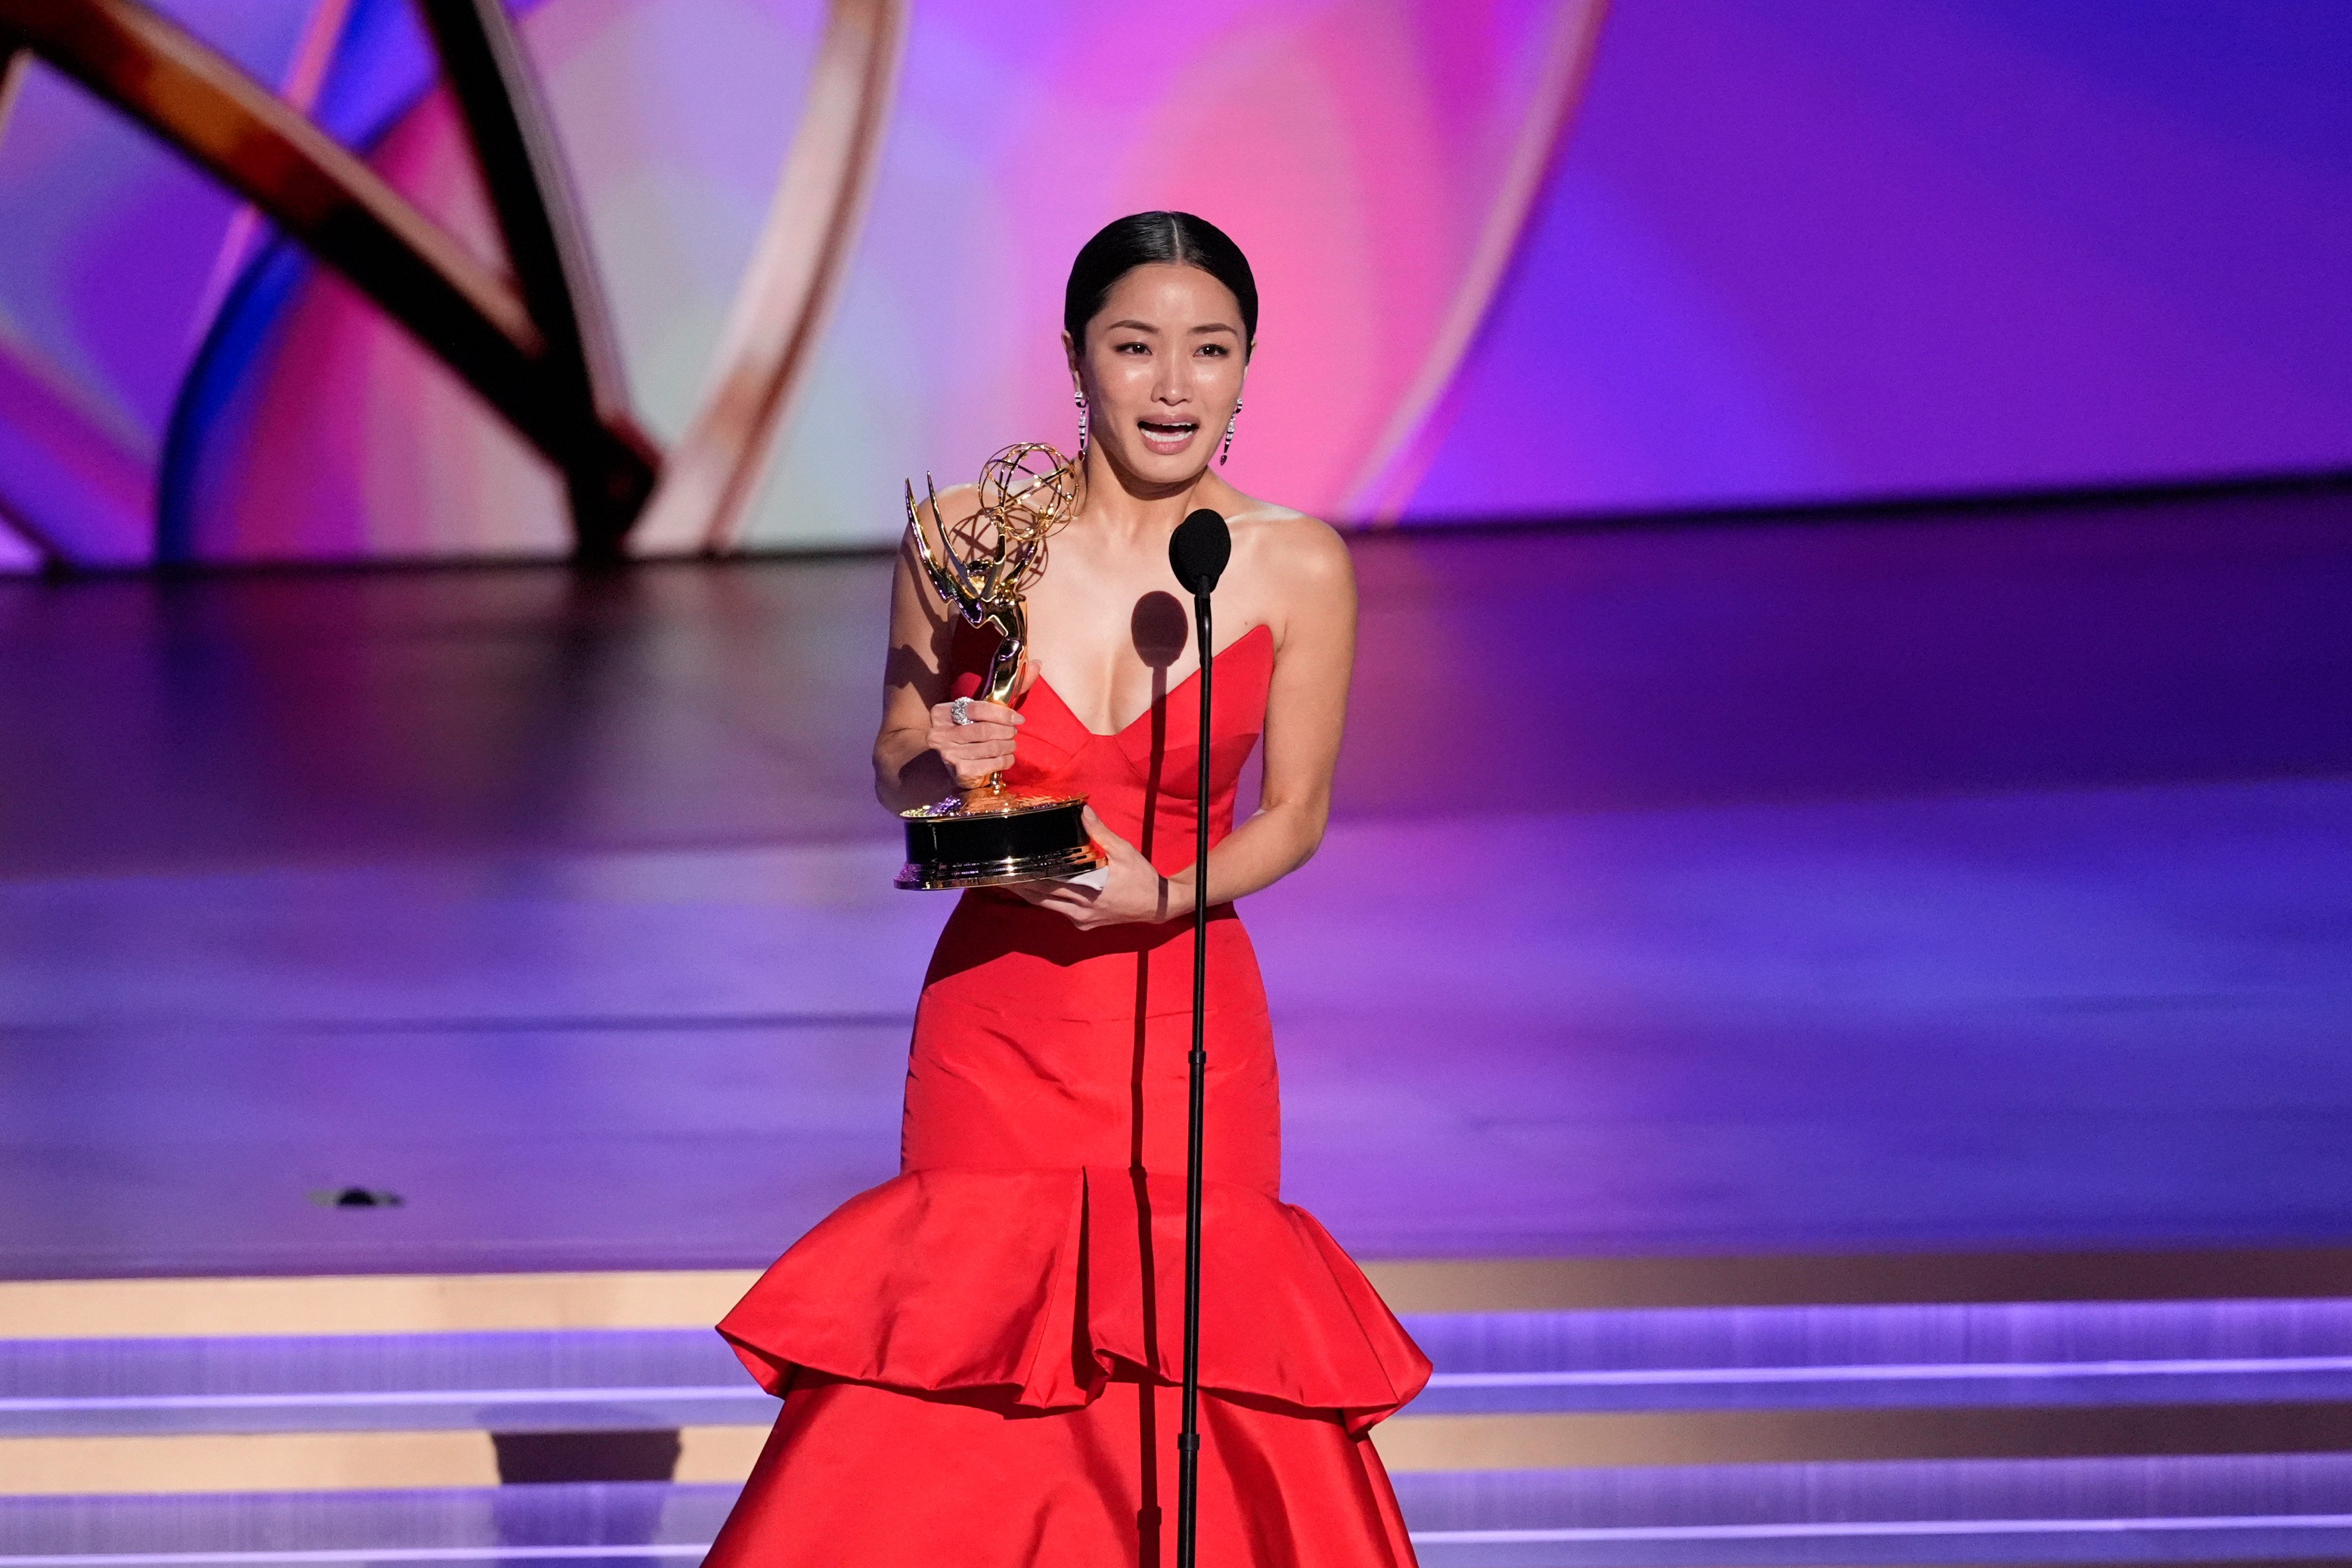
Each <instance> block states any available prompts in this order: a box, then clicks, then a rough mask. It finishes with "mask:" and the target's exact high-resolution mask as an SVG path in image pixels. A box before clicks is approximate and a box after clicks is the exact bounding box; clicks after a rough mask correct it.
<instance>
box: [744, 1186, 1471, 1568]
mask: <svg viewBox="0 0 2352 1568" xmlns="http://www.w3.org/2000/svg"><path fill="white" fill-rule="evenodd" d="M1203 1189H1204V1190H1203V1197H1202V1229H1203V1233H1204V1235H1205V1236H1206V1237H1209V1238H1210V1241H1209V1245H1208V1246H1207V1247H1206V1248H1205V1250H1204V1254H1203V1258H1202V1281H1201V1294H1202V1314H1201V1366H1202V1373H1201V1381H1202V1389H1203V1394H1202V1405H1201V1408H1202V1415H1201V1427H1202V1458H1201V1475H1202V1489H1201V1524H1200V1529H1201V1535H1200V1541H1201V1560H1202V1562H1203V1563H1215V1564H1218V1565H1219V1568H1240V1565H1242V1564H1283V1565H1286V1568H1325V1565H1328V1568H1397V1565H1402V1564H1409V1563H1412V1548H1411V1546H1410V1545H1409V1543H1408V1542H1407V1541H1406V1538H1405V1532H1404V1526H1403V1524H1402V1520H1401V1519H1400V1518H1399V1516H1398V1513H1397V1509H1396V1501H1395V1499H1394V1497H1393V1495H1392V1494H1391V1491H1390V1489H1389V1484H1388V1479H1387V1476H1386V1474H1385V1473H1384V1472H1383V1471H1382V1469H1381V1464H1380V1460H1379V1458H1378V1457H1377V1456H1376V1455H1375V1454H1374V1453H1373V1451H1372V1448H1371V1443H1370V1437H1369V1436H1368V1435H1367V1434H1368V1431H1369V1429H1370V1426H1371V1425H1372V1424H1373V1423H1374V1422H1376V1421H1378V1420H1379V1419H1380V1418H1381V1416H1383V1415H1387V1414H1389V1413H1390V1412H1391V1411H1393V1410H1394V1409H1396V1408H1397V1407H1398V1406H1399V1405H1402V1404H1403V1403H1404V1402H1405V1401H1406V1400H1408V1399H1410V1398H1412V1395H1413V1394H1416V1393H1418V1392H1419V1391H1420V1389H1421V1385H1422V1384H1423V1383H1424V1382H1425V1381H1426V1380H1427V1378H1428V1374H1429V1363H1428V1362H1427V1360H1426V1359H1424V1358H1423V1355H1422V1353H1421V1352H1420V1350H1419V1348H1418V1347H1416V1346H1415V1345H1414V1344H1413V1342H1412V1340H1411V1338H1410V1337H1408V1336H1407V1335H1406V1333H1405V1332H1404V1330H1403V1329H1402V1327H1401V1326H1400V1325H1399V1324H1398V1323H1397V1321H1396V1320H1395V1318H1394V1317H1392V1316H1391V1314H1390V1312H1389V1310H1388V1309H1387V1308H1386V1306H1384V1305H1383V1304H1382V1303H1381V1300H1380V1297H1379V1296H1378V1295H1377V1294H1376V1293H1375V1292H1374V1291H1373V1289H1372V1288H1371V1286H1370V1282H1369V1281H1367V1280H1366V1279H1364V1277H1363V1274H1362V1272H1361V1271H1360V1269H1359V1268H1357V1267H1356V1266H1355V1264H1354V1263H1353V1262H1352V1261H1351V1260H1349V1258H1348V1256H1347V1254H1346V1253H1344V1252H1343V1251H1341V1250H1340V1248H1339V1244H1338V1243H1337V1242H1335V1241H1333V1240H1332V1239H1331V1237H1330V1236H1329V1235H1328V1233H1327V1232H1326V1231H1325V1230H1324V1229H1323V1227H1322V1226H1320V1225H1318V1224H1317V1223H1316V1222H1315V1220H1314V1218H1313V1217H1312V1216H1311V1215H1307V1213H1306V1212H1305V1211H1304V1210H1302V1209H1298V1208H1295V1207H1293V1206H1291V1205H1287V1204H1284V1203H1280V1202H1278V1201H1276V1200H1275V1199H1272V1198H1269V1197H1266V1196H1265V1194H1261V1193H1258V1192H1255V1191H1253V1190H1251V1189H1249V1188H1246V1187H1242V1186H1236V1185H1232V1184H1224V1183H1206V1184H1203ZM1183 1265H1184V1191H1183V1184H1182V1182H1181V1180H1179V1179H1177V1178H1175V1177H1172V1176H1168V1175H1162V1174H1158V1173H1153V1174H1150V1175H1147V1176H1139V1175H1138V1174H1136V1173H1132V1172H1129V1171H1118V1170H1109V1169H1104V1168H1100V1167H1093V1168H1084V1169H1076V1170H1040V1171H936V1170H935V1171H917V1172H912V1173H908V1174H906V1175H903V1176H900V1177H898V1179H897V1180H895V1181H891V1182H887V1183H885V1184H883V1185H881V1186H879V1187H877V1188H874V1189H873V1190H872V1191H870V1192H867V1193H864V1194H860V1195H859V1196H857V1197H856V1198H853V1199H851V1200H850V1202H848V1203H847V1204H845V1205H843V1206H842V1207H841V1208H840V1209H839V1210H837V1211H835V1213H834V1214H833V1215H831V1216H830V1217H829V1218H827V1219H826V1220H825V1221H824V1223H823V1224H821V1225H819V1226H817V1227H816V1228H815V1229H814V1230H813V1231H811V1232H810V1233H809V1234H808V1235H807V1236H806V1237H803V1238H802V1240H801V1241H800V1243H799V1244H798V1245H796V1246H795V1247H793V1249H792V1250H791V1251H790V1252H788V1253H786V1254H785V1255H784V1256H783V1257H782V1258H780V1259H778V1261H777V1262H776V1264H775V1265H774V1267H772V1268H770V1269H769V1270H768V1272H767V1274H766V1275H765V1276H763V1277H762V1278H761V1280H760V1282H759V1284H758V1285H756V1286H754V1287H753V1289H751V1292H750V1293H749V1294H748V1295H747V1296H745V1297H744V1299H743V1300H742V1302H741V1303H740V1305H738V1306H737V1307H736V1309H735V1310H733V1311H732V1312H730V1313H729V1314H728V1316H727V1318H726V1320H725V1321H723V1322H722V1323H721V1324H720V1325H719V1331H720V1332H721V1333H723V1334H725V1335H726V1336H727V1339H728V1341H729V1342H730V1343H731V1344H732V1345H733V1346H734V1347H735V1350H736V1353H737V1354H738V1355H740V1357H741V1358H742V1360H743V1363H744V1364H745V1365H746V1366H747V1367H749V1368H750V1369H751V1373H752V1375H753V1376H755V1377H756V1378H758V1379H759V1381H760V1383H761V1384H762V1386H764V1387H766V1388H767V1389H768V1390H769V1391H770V1392H771V1393H775V1394H782V1395H783V1396H784V1410H783V1414H782V1417H781V1418H780V1419H779V1420H778V1422H777V1424H776V1429H775V1432H774V1434H773V1435H772V1436H771V1437H770V1439H769V1442H768V1446H767V1448H766V1450H765V1451H764V1452H763V1453H762V1455H761V1459H760V1462H759V1466H758V1468H756V1469H755V1470H754V1471H753V1474H752V1477H751V1482H750V1484H749V1486H748V1487H747V1488H746V1489H745V1492H744V1498H743V1501H742V1502H741V1503H740V1505H739V1506H738V1508H737V1510H736V1512H735V1514H734V1515H733V1517H731V1518H730V1520H729V1521H728V1525H727V1529H726V1530H725V1531H724V1532H722V1534H721V1535H720V1537H719V1542H718V1543H717V1545H716V1546H715V1547H714V1548H713V1550H712V1553H711V1556H710V1558H709V1563H710V1564H711V1565H712V1568H736V1565H737V1564H745V1565H749V1564H754V1563H756V1564H758V1565H760V1568H785V1565H787V1564H799V1563H810V1564H815V1563H824V1564H827V1565H828V1568H835V1565H839V1564H844V1563H850V1564H859V1563H908V1564H912V1563H919V1562H920V1563H935V1562H953V1563H958V1564H969V1565H971V1568H994V1565H997V1564H1003V1565H1004V1568H1016V1565H1018V1568H1029V1565H1033V1564H1036V1565H1045V1564H1058V1563H1073V1564H1077V1563H1085V1564H1088V1565H1090V1568H1094V1565H1103V1568H1107V1565H1110V1564H1118V1563H1133V1564H1139V1565H1143V1568H1154V1565H1157V1564H1159V1563H1163V1562H1164V1563H1172V1562H1173V1561H1174V1555H1173V1553H1174V1541H1175V1533H1174V1531H1175V1518H1174V1515H1175V1496H1176V1490H1175V1488H1176V1479H1175V1476H1176V1472H1175V1458H1174V1455H1175V1436H1176V1432H1177V1429H1178V1425H1179V1415H1180V1412H1179V1409H1178V1397H1179V1395H1178V1390H1177V1388H1176V1386H1175V1384H1176V1383H1177V1381H1178V1378H1179V1376H1180V1375H1181V1347H1182V1337H1183V1325H1182V1320H1181V1305H1180V1303H1181V1301H1182V1300H1183V1296H1182V1280H1183ZM1160 1303H1166V1304H1167V1305H1166V1306H1165V1307H1162V1306H1160Z"/></svg>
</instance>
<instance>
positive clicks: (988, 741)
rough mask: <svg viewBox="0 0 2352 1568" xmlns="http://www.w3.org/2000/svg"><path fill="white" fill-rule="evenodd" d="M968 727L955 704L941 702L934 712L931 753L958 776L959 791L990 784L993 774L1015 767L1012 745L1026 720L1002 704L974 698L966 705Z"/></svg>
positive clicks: (956, 777) (932, 717) (932, 715)
mask: <svg viewBox="0 0 2352 1568" xmlns="http://www.w3.org/2000/svg"><path fill="white" fill-rule="evenodd" d="M967 717H969V718H970V719H971V723H969V724H959V723H957V722H956V721H955V704H954V703H952V702H941V703H939V704H938V705H936V706H935V707H933V708H932V710H931V732H930V736H929V740H930V746H931V750H932V751H934V752H938V753H939V754H940V761H941V762H943V763H947V765H948V771H949V772H950V773H954V774H955V781H956V787H957V788H958V789H971V788H972V787H973V786H974V785H977V784H986V783H987V782H988V778H989V775H990V774H992V773H1004V772H1006V771H1008V770H1009V769H1010V768H1011V767H1012V766H1013V738H1014V737H1015V736H1017V735H1019V734H1020V732H1021V726H1022V724H1023V722H1024V720H1023V719H1022V717H1021V715H1020V714H1019V713H1018V712H1016V711H1014V710H1013V709H1010V708H1007V707H1006V706H1005V705H1004V704H1003V703H1002V702H988V701H983V700H981V699H980V698H977V697H975V698H973V699H972V700H971V702H970V703H969V704H968V705H967Z"/></svg>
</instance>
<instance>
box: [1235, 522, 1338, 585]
mask: <svg viewBox="0 0 2352 1568" xmlns="http://www.w3.org/2000/svg"><path fill="white" fill-rule="evenodd" d="M1227 521H1228V525H1229V526H1230V527H1231V528H1232V529H1233V531H1234V553H1235V554H1236V555H1244V556H1245V557H1246V558H1247V560H1248V561H1249V563H1250V564H1251V566H1252V567H1253V568H1254V569H1255V570H1256V571H1257V572H1259V573H1262V574H1265V576H1267V577H1269V578H1272V579H1276V580H1278V581H1280V582H1282V583H1283V584H1286V586H1288V587H1289V588H1291V589H1292V590H1293V591H1299V590H1306V591H1312V590H1314V589H1317V588H1318V587H1320V588H1330V589H1340V590H1343V591H1344V589H1345V588H1346V586H1347V585H1348V584H1351V583H1352V582H1353V581H1354V570H1353V567H1352V564H1351V563H1350V560H1349V554H1348V542H1347V541H1346V540H1345V539H1343V538H1341V537H1340V535H1339V530H1338V529H1336V528H1333V527H1332V526H1331V525H1330V524H1329V523H1328V522H1325V521H1323V520H1322V519H1321V518H1319V517H1309V516H1308V515H1307V513H1305V512H1303V511H1294V510H1291V509H1290V508H1288V507H1286V506H1275V505H1273V504H1271V503H1269V502H1265V501H1252V502H1251V503H1250V504H1249V506H1248V507H1247V508H1246V509H1244V510H1237V511H1235V512H1234V514H1233V516H1232V517H1231V518H1229V519H1228V520H1227Z"/></svg>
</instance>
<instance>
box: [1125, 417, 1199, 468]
mask: <svg viewBox="0 0 2352 1568" xmlns="http://www.w3.org/2000/svg"><path fill="white" fill-rule="evenodd" d="M1135 423H1136V428H1137V429H1139V430H1140V431H1142V432H1143V444H1144V445H1145V446H1146V447H1150V448H1151V449H1152V450H1153V451H1155V452H1157V453H1159V454H1160V456H1162V457H1171V458H1172V457H1174V456H1175V455H1176V454H1177V453H1179V452H1181V451H1182V450H1183V449H1184V448H1185V447H1189V446H1191V445H1192V437H1193V436H1194V435H1196V434H1197V433H1198V432H1199V430H1200V428H1201V422H1200V421H1199V420H1197V419H1139V420H1137V421H1136V422H1135Z"/></svg>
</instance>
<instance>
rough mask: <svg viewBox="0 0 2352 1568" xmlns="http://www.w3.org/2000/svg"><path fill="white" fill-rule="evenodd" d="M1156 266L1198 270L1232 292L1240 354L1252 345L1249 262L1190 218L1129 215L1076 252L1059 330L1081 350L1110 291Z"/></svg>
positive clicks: (1253, 293) (1202, 221)
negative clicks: (1163, 264) (1237, 311)
mask: <svg viewBox="0 0 2352 1568" xmlns="http://www.w3.org/2000/svg"><path fill="white" fill-rule="evenodd" d="M1155 261H1158V262H1172V263H1174V264H1175V265H1176V266H1179V267H1197V268H1200V269H1201V270H1202V271H1203V272H1205V273H1207V274H1208V275H1209V276H1210V277H1212V278H1213V279H1216V280H1217V281H1218V282H1220V283H1222V284H1223V285H1224V286H1225V287H1226V288H1228V289H1232V290H1233V291H1234V299H1235V300H1238V301H1239V302H1240V304H1241V308H1242V336H1243V337H1244V339H1245V340H1246V341H1245V342H1244V343H1243V345H1242V347H1243V350H1244V352H1247V350H1248V348H1249V345H1250V344H1251V343H1254V342H1256V341H1257V279H1256V278H1255V276H1253V275H1252V274H1251V272H1250V264H1249V258H1248V257H1246V256H1244V255H1243V254H1242V247H1240V246H1238V245H1235V244H1234V242H1233V239H1232V237H1230V236H1228V235H1227V234H1226V233H1225V231H1224V230H1223V229H1221V228H1219V227H1218V226H1216V225H1215V224H1213V223H1211V222H1210V221H1209V220H1208V219H1207V218H1204V217H1194V216H1192V214H1191V213H1131V214H1129V216H1126V217H1123V218H1120V219H1118V221H1116V222H1114V223H1108V224H1105V225H1104V226H1102V228H1101V229H1100V230H1099V231H1097V233H1096V235H1095V237H1093V238H1092V239H1090V240H1088V241H1087V242H1086V244H1084V245H1082V246H1080V247H1078V254H1077V258H1076V260H1074V261H1072V262H1071V263H1070V285H1069V287H1068V288H1067V289H1065V290H1064V291H1063V294H1062V325H1063V326H1065V327H1066V328H1067V329H1069V333H1070V341H1071V342H1074V343H1076V344H1078V345H1079V346H1080V347H1081V348H1083V347H1085V346H1086V341H1087V322H1088V321H1093V320H1094V319H1095V317H1096V315H1097V314H1098V313H1099V312H1100V311H1101V310H1102V308H1103V301H1104V300H1107V299H1108V298H1109V297H1110V291H1111V287H1112V285H1114V284H1116V283H1117V282H1118V280H1119V279H1122V278H1124V277H1126V276H1127V275H1128V274H1129V273H1130V272H1132V271H1134V270H1135V269H1136V268H1139V267H1143V266H1148V265H1150V263H1152V262H1155Z"/></svg>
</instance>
